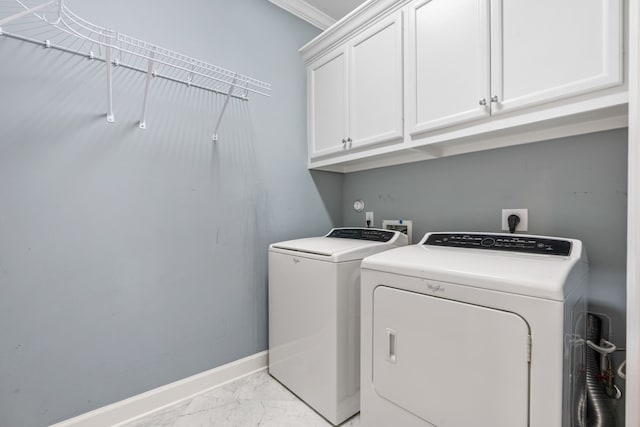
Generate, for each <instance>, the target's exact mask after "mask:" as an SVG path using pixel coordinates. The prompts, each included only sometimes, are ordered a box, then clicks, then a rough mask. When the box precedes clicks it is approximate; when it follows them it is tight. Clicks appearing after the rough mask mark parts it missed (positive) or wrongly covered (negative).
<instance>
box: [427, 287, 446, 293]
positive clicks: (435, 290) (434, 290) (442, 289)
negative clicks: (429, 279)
mask: <svg viewBox="0 0 640 427" xmlns="http://www.w3.org/2000/svg"><path fill="white" fill-rule="evenodd" d="M427 288H429V289H430V290H431V292H433V293H434V294H437V293H438V292H444V287H442V286H441V285H427Z"/></svg>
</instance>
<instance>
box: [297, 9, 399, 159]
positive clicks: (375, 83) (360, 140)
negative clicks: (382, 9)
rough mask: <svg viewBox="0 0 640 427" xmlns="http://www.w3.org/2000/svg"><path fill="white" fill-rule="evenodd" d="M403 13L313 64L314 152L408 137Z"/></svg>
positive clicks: (311, 146)
mask: <svg viewBox="0 0 640 427" xmlns="http://www.w3.org/2000/svg"><path fill="white" fill-rule="evenodd" d="M402 40H403V38H402V12H400V11H398V12H396V13H394V14H392V15H390V16H388V17H386V18H385V19H383V20H381V21H379V22H377V23H376V24H374V25H373V26H371V27H369V28H366V29H365V30H364V31H362V32H361V33H360V34H358V35H357V36H356V37H354V38H353V39H351V40H350V41H349V42H348V43H347V44H346V45H345V46H342V47H339V48H337V50H334V51H331V52H330V53H329V54H327V55H324V56H322V57H320V58H319V59H318V60H316V61H314V62H313V63H312V64H310V65H309V68H308V79H309V82H308V85H309V94H308V95H309V111H308V114H309V156H310V157H311V158H313V157H321V156H325V155H331V154H335V153H339V152H343V151H345V152H346V151H349V150H352V149H357V148H359V147H365V146H369V145H374V144H380V143H385V142H390V141H393V140H399V141H401V140H402V137H403V96H402V93H403V91H402V87H403V86H402V81H403V73H402V71H403V68H402V61H403V56H402Z"/></svg>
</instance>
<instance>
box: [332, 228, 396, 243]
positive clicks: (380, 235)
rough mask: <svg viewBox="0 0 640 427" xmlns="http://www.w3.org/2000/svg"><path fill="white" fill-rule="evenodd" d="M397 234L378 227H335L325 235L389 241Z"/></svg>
mask: <svg viewBox="0 0 640 427" xmlns="http://www.w3.org/2000/svg"><path fill="white" fill-rule="evenodd" d="M395 234H396V233H395V232H393V231H386V230H378V229H376V228H334V229H333V230H331V232H330V233H329V234H327V235H326V236H325V237H336V238H339V239H356V240H371V241H373V242H388V241H389V240H391V239H393V236H395Z"/></svg>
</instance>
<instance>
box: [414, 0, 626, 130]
mask: <svg viewBox="0 0 640 427" xmlns="http://www.w3.org/2000/svg"><path fill="white" fill-rule="evenodd" d="M621 7H622V6H621V0H562V1H558V0H535V1H531V0H418V1H415V2H412V3H411V4H410V5H409V19H408V20H409V31H408V34H409V41H408V55H407V81H408V83H407V99H408V101H409V103H408V105H407V116H408V131H409V133H410V134H411V135H415V134H418V133H424V132H427V131H431V130H436V129H439V128H443V127H446V126H451V125H455V124H460V123H465V122H469V121H473V120H477V119H481V118H484V117H487V116H488V115H496V114H500V113H503V112H510V111H513V110H516V109H521V108H525V107H531V106H535V105H538V104H543V103H546V102H551V101H556V100H560V99H563V98H569V97H572V96H576V95H581V94H584V93H588V92H593V91H596V90H599V89H604V88H607V87H611V86H615V85H618V84H621V83H622V45H621V38H622V32H621Z"/></svg>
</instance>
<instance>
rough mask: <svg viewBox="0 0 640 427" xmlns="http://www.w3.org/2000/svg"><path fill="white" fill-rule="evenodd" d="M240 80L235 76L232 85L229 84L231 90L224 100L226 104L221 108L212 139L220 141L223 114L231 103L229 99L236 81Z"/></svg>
mask: <svg viewBox="0 0 640 427" xmlns="http://www.w3.org/2000/svg"><path fill="white" fill-rule="evenodd" d="M237 82H238V78H237V77H234V78H233V82H232V83H231V86H229V91H228V92H227V99H225V100H224V105H223V106H222V110H220V115H219V116H218V121H217V122H216V128H215V130H214V131H213V136H212V137H211V139H212V140H213V141H214V142H216V141H218V129H220V122H222V116H224V112H225V110H226V109H227V106H228V105H229V100H230V99H231V94H232V93H233V89H234V88H235V87H236V83H237Z"/></svg>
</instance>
